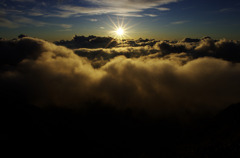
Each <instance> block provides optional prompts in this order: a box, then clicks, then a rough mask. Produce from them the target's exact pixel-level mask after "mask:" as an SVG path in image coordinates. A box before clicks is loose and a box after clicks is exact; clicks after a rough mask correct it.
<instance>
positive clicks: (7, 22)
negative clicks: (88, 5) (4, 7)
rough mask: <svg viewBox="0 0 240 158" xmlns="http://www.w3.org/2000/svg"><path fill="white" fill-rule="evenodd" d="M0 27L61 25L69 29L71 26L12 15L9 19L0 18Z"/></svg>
mask: <svg viewBox="0 0 240 158" xmlns="http://www.w3.org/2000/svg"><path fill="white" fill-rule="evenodd" d="M0 22H1V24H0V27H6V28H19V27H22V26H29V25H32V26H36V27H42V26H58V27H62V28H64V29H70V28H72V25H71V24H55V23H46V22H43V21H38V20H34V19H32V18H27V17H24V16H12V17H10V19H6V18H0Z"/></svg>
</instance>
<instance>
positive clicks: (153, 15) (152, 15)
mask: <svg viewBox="0 0 240 158" xmlns="http://www.w3.org/2000/svg"><path fill="white" fill-rule="evenodd" d="M144 15H145V16H150V17H156V16H157V15H155V14H144Z"/></svg>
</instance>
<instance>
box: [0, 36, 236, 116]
mask: <svg viewBox="0 0 240 158" xmlns="http://www.w3.org/2000/svg"><path fill="white" fill-rule="evenodd" d="M189 41H191V40H187V42H186V41H184V42H183V41H179V42H169V41H161V42H156V44H155V45H153V46H150V45H145V46H136V47H132V46H128V47H115V48H102V49H100V48H95V49H89V48H79V49H75V50H71V49H68V48H66V47H63V46H57V45H55V44H53V43H49V42H47V41H44V40H40V39H35V38H30V37H23V38H21V39H17V40H1V41H0V52H1V59H0V60H1V65H0V72H1V74H0V85H1V90H0V93H1V95H2V96H3V99H2V102H5V103H6V104H19V103H24V104H31V105H36V106H40V107H49V106H56V107H64V108H70V109H76V108H77V109H81V108H86V107H87V106H89V105H92V104H94V105H99V106H111V107H114V108H116V109H120V110H124V109H131V110H133V111H145V112H146V113H148V114H151V115H152V116H157V117H166V116H186V115H201V114H209V113H216V112H218V111H219V110H222V109H224V108H226V107H227V106H229V105H230V104H233V103H237V102H240V89H239V87H240V82H239V80H240V63H238V62H239V48H240V47H239V46H240V44H239V42H237V41H228V40H220V41H214V40H212V39H209V38H204V39H202V40H199V42H189ZM148 42H149V41H148ZM136 43H137V41H136ZM235 57H237V58H235Z"/></svg>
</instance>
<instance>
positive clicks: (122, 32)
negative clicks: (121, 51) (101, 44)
mask: <svg viewBox="0 0 240 158" xmlns="http://www.w3.org/2000/svg"><path fill="white" fill-rule="evenodd" d="M108 18H109V20H110V21H111V23H112V24H113V25H109V26H110V27H111V28H112V31H111V32H110V33H111V34H112V35H113V37H114V38H115V39H116V40H117V41H118V42H119V43H122V42H123V40H124V39H126V38H130V37H129V35H128V33H129V29H130V28H132V27H133V26H127V25H128V24H129V22H130V21H128V22H127V23H124V17H122V18H119V17H117V19H116V20H112V18H110V17H108Z"/></svg>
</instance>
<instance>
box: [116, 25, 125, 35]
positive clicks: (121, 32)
mask: <svg viewBox="0 0 240 158" xmlns="http://www.w3.org/2000/svg"><path fill="white" fill-rule="evenodd" d="M116 34H117V35H118V36H123V35H124V30H123V28H121V27H119V28H118V29H117V30H116Z"/></svg>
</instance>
